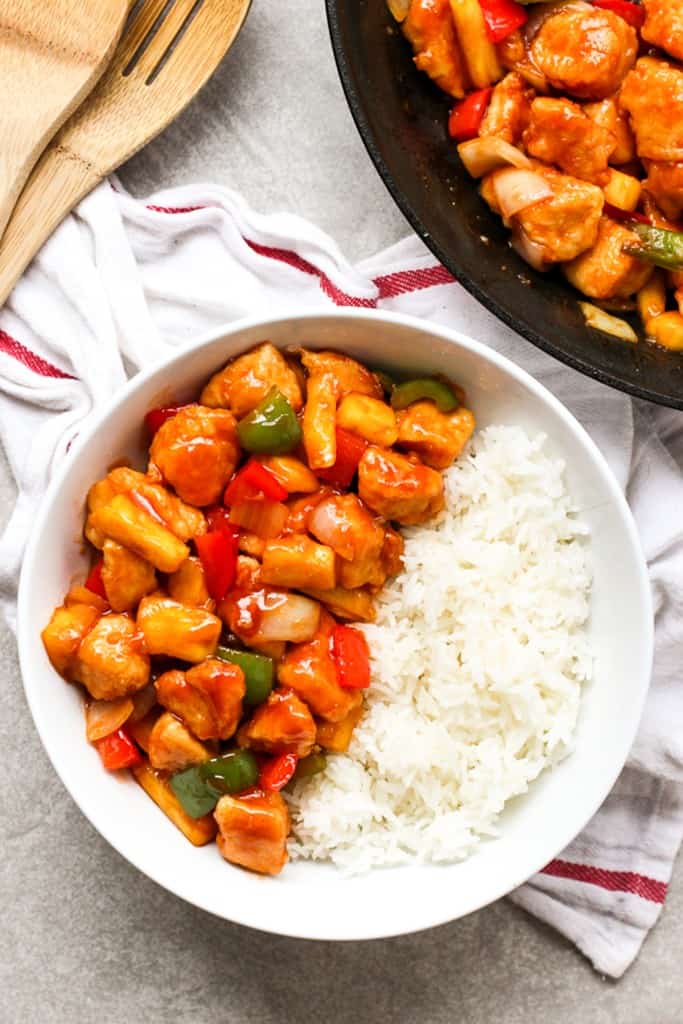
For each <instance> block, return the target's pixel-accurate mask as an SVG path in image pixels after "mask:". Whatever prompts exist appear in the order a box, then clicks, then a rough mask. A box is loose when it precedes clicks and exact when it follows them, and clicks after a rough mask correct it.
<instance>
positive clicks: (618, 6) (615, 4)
mask: <svg viewBox="0 0 683 1024" xmlns="http://www.w3.org/2000/svg"><path fill="white" fill-rule="evenodd" d="M593 7H602V9H603V11H612V13H613V14H618V15H619V17H620V18H623V19H624V21H627V22H628V23H629V25H633V27H634V28H642V27H643V25H644V24H645V11H644V9H643V8H642V7H640V6H639V5H638V4H634V3H631V2H630V0H593Z"/></svg>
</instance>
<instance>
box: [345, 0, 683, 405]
mask: <svg viewBox="0 0 683 1024" xmlns="http://www.w3.org/2000/svg"><path fill="white" fill-rule="evenodd" d="M379 2H380V3H381V2H384V0H379ZM325 7H326V11H327V24H328V28H329V33H330V39H331V41H332V52H333V53H334V59H335V63H336V65H337V71H338V73H339V78H340V80H341V83H342V88H343V90H344V95H345V96H346V101H347V103H348V105H349V109H350V111H351V115H352V117H353V120H354V121H355V124H356V128H357V129H358V133H359V135H360V137H361V139H362V141H363V144H364V146H365V149H366V150H367V152H368V155H369V156H370V159H371V160H372V162H373V163H374V165H375V168H376V170H377V172H378V173H379V176H380V178H381V179H382V181H383V183H384V186H385V188H386V189H387V191H388V192H389V194H390V195H391V197H392V199H393V200H394V202H395V203H396V205H397V206H398V208H399V210H400V211H401V213H402V214H403V216H404V217H405V218H406V220H407V221H408V223H409V224H410V226H411V227H412V228H413V230H414V231H415V233H416V234H417V235H418V236H419V237H420V238H421V239H422V241H423V242H424V244H425V245H426V246H427V248H428V249H430V250H431V251H432V252H433V253H434V255H435V256H436V258H437V259H438V260H439V262H440V263H442V264H443V266H445V267H446V268H447V269H448V270H450V272H451V273H452V274H453V276H454V277H455V278H456V281H457V283H458V284H461V285H462V286H463V288H465V289H466V290H467V291H468V292H469V293H470V295H473V296H474V298H475V299H476V300H477V301H478V302H480V303H481V304H482V306H484V307H485V308H486V309H488V310H490V312H491V313H493V314H494V316H497V317H498V319H499V320H502V322H503V323H504V324H506V325H507V326H508V327H509V328H510V329H511V330H513V331H515V333H517V334H521V335H522V337H524V338H526V339H527V341H530V342H531V343H532V344H533V345H535V346H536V347H537V348H540V349H541V350H542V351H543V352H547V353H548V355H551V356H553V358H555V359H557V360H559V361H560V362H561V363H564V364H565V365H566V366H571V367H572V368H573V369H574V370H578V371H579V373H583V374H585V375H586V376H587V377H591V378H592V379H593V380H597V381H599V382H600V383H601V384H605V385H607V386H608V387H612V388H616V389H617V390H619V391H623V392H625V393H627V394H629V395H633V396H634V397H635V398H643V399H645V400H646V401H648V402H655V403H656V404H657V405H663V406H665V407H667V408H669V409H683V393H682V394H681V396H680V398H678V399H675V398H674V397H673V396H672V395H669V394H661V393H660V392H658V391H655V390H653V389H651V388H647V387H645V386H642V385H639V384H637V383H634V382H633V381H631V380H629V379H628V378H626V377H622V376H621V375H620V374H619V373H616V372H608V371H606V370H602V369H600V368H599V367H596V366H594V365H593V364H592V363H591V362H590V361H588V360H587V359H582V358H581V357H580V356H576V355H572V354H571V353H568V352H566V351H565V350H564V349H562V348H560V347H558V346H557V345H554V344H553V343H552V342H551V341H549V340H548V339H547V338H546V337H544V335H543V334H541V333H540V332H539V331H537V330H535V329H534V327H533V326H532V325H529V324H520V323H518V322H517V320H516V319H515V317H514V315H513V314H512V313H509V312H508V311H507V310H506V309H505V307H504V306H501V304H500V303H499V302H497V301H496V299H495V298H492V297H491V296H490V295H489V294H488V293H487V292H486V290H485V289H484V288H482V287H481V285H479V284H478V283H477V281H475V280H474V278H473V277H471V276H470V275H469V274H467V273H466V272H465V271H464V270H463V269H462V268H461V267H460V266H459V265H458V264H457V263H456V261H455V260H454V259H453V258H452V257H451V256H450V255H449V253H448V252H447V251H446V250H445V249H444V248H443V246H441V245H439V243H438V242H437V241H435V239H434V237H433V236H432V234H431V233H430V231H429V230H428V229H427V228H426V226H425V224H424V223H423V221H422V218H421V216H420V214H419V213H418V211H417V210H416V209H415V207H414V206H413V204H412V203H411V202H410V201H409V200H408V198H407V196H406V195H405V193H404V192H403V191H402V189H401V188H400V186H399V185H398V182H397V181H396V180H395V179H394V176H393V173H392V172H391V170H390V168H389V167H388V165H387V164H386V162H385V160H384V158H383V156H382V154H381V152H380V148H379V146H378V145H377V141H376V139H375V134H374V132H373V130H372V128H371V127H370V124H369V122H368V119H367V118H366V116H365V113H364V105H363V100H362V98H361V96H360V94H359V93H358V91H357V89H356V86H355V82H354V75H353V72H352V69H351V63H350V61H349V58H348V56H347V54H346V51H345V49H344V45H343V40H342V35H343V33H342V24H341V18H340V14H339V0H325Z"/></svg>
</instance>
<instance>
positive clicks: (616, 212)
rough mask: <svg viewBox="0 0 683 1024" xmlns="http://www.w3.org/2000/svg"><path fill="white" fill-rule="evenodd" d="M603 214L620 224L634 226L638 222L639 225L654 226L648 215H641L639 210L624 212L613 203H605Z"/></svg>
mask: <svg viewBox="0 0 683 1024" xmlns="http://www.w3.org/2000/svg"><path fill="white" fill-rule="evenodd" d="M603 213H604V214H605V216H606V217H611V218H612V220H616V221H619V223H620V224H621V223H624V224H633V223H636V222H637V223H638V224H652V221H651V220H650V218H649V217H648V216H647V214H645V213H639V212H638V211H637V210H622V209H620V208H619V207H618V206H613V205H612V203H607V202H606V203H605V205H604V207H603Z"/></svg>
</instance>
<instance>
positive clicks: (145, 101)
mask: <svg viewBox="0 0 683 1024" xmlns="http://www.w3.org/2000/svg"><path fill="white" fill-rule="evenodd" d="M249 6H250V0H138V2H137V3H135V4H134V6H133V10H132V12H131V14H130V17H129V20H128V24H127V25H126V27H125V29H124V32H123V36H122V38H121V42H120V43H119V46H118V49H117V51H116V53H115V55H114V59H113V61H112V64H111V65H110V68H109V70H108V71H107V72H106V73H105V75H104V76H103V77H102V79H101V80H100V82H99V84H98V85H97V86H96V88H95V89H94V91H93V92H92V93H91V95H90V96H89V98H88V99H87V100H86V101H85V102H84V104H83V106H82V107H81V108H80V109H79V110H78V111H77V112H76V113H75V114H74V115H73V117H72V118H71V119H70V120H69V121H68V122H67V123H66V125H64V127H63V128H62V129H61V130H60V132H59V133H58V134H57V135H56V136H55V137H54V139H53V140H52V142H51V143H50V145H49V146H48V148H47V150H46V151H45V153H44V154H43V156H42V158H41V160H40V161H39V162H38V164H37V165H36V167H35V168H34V170H33V172H32V174H31V176H30V177H29V179H28V182H27V184H26V187H25V188H24V191H23V192H22V194H21V196H20V198H19V201H18V203H17V205H16V206H15V209H14V213H13V214H12V217H11V219H10V221H9V223H8V225H7V229H6V231H5V234H4V237H3V238H2V240H1V241H0V306H2V304H3V303H4V302H5V300H6V299H7V297H8V295H9V294H10V292H11V291H12V288H13V287H14V285H15V284H16V282H17V281H18V279H19V277H20V276H21V274H22V273H23V271H24V270H25V269H26V267H27V266H28V264H29V263H30V262H31V260H32V259H33V257H34V256H35V254H36V253H37V252H38V250H39V249H40V248H41V246H42V245H43V244H44V243H45V241H46V240H47V239H48V238H49V237H50V235H51V234H52V232H53V231H54V229H55V228H56V227H57V225H58V224H60V222H61V221H62V220H63V219H64V217H65V216H66V215H67V214H68V213H69V212H70V211H71V210H72V209H73V208H74V206H76V204H77V203H78V202H79V201H80V200H81V199H82V198H83V197H84V196H85V195H87V194H88V192H90V191H91V190H92V189H93V188H94V187H95V186H96V185H97V184H99V182H100V181H102V180H103V178H105V177H106V176H107V174H110V173H111V171H113V170H115V169H116V168H117V167H119V166H120V165H121V164H122V163H123V162H124V161H125V160H127V159H128V158H129V157H131V156H132V155H133V154H134V153H135V152H137V150H138V149H140V148H141V147H142V146H144V145H145V143H147V142H149V140H150V139H151V138H153V137H154V136H155V135H157V134H158V133H159V132H160V131H162V130H163V129H164V128H165V127H166V125H168V124H169V122H170V121H172V120H173V118H174V117H176V116H177V115H178V114H179V113H180V111H181V110H183V108H184V107H185V106H186V105H187V104H188V103H189V101H190V100H191V99H192V97H193V96H194V95H195V94H196V93H197V92H198V91H199V89H201V87H202V86H203V85H204V83H205V82H206V80H207V79H208V78H209V77H210V75H211V74H212V72H213V71H214V70H215V68H216V67H217V65H218V64H219V63H220V61H221V59H222V58H223V56H224V55H225V53H226V52H227V50H228V49H229V47H230V45H231V44H232V42H233V40H234V39H235V37H236V35H237V33H238V32H239V30H240V28H241V26H242V24H243V22H244V19H245V18H246V16H247V13H248V11H249Z"/></svg>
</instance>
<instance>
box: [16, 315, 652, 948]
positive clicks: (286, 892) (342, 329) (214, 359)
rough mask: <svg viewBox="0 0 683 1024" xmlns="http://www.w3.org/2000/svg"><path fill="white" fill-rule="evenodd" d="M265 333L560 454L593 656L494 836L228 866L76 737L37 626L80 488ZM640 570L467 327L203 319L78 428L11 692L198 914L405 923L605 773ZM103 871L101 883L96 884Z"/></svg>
mask: <svg viewBox="0 0 683 1024" xmlns="http://www.w3.org/2000/svg"><path fill="white" fill-rule="evenodd" d="M266 338H269V339H270V340H271V341H272V342H273V343H274V344H276V345H280V346H283V345H291V344H298V345H301V344H305V345H308V346H312V347H318V348H320V347H335V348H339V349H342V350H343V351H345V352H347V353H349V354H350V355H352V356H356V357H357V358H359V359H361V360H365V361H367V362H368V363H370V364H371V365H380V366H385V367H387V368H392V367H395V368H397V369H399V368H400V369H401V370H403V371H412V372H415V371H418V372H419V373H420V375H424V374H425V373H430V372H434V371H441V372H442V373H445V374H446V375H448V376H449V377H452V378H454V379H456V380H458V381H459V382H460V383H461V384H462V385H463V386H464V387H465V388H466V390H467V394H468V399H469V403H470V404H471V406H472V407H473V408H474V410H475V412H476V416H477V420H478V423H479V425H480V426H485V425H486V424H487V423H490V422H499V423H501V422H502V423H510V424H519V425H521V426H523V427H525V428H527V429H530V430H532V431H539V430H542V431H544V432H545V433H546V434H547V435H548V437H549V439H550V444H551V446H552V449H553V450H554V451H555V452H556V453H558V454H560V455H561V456H562V457H563V458H564V459H565V460H566V464H567V478H568V483H569V487H570V489H571V492H572V494H573V495H574V496H575V498H576V499H577V501H578V504H579V506H580V507H581V508H582V509H584V512H583V519H584V521H585V522H586V523H587V524H588V525H589V527H590V530H591V536H592V540H591V545H592V558H593V567H594V573H595V583H594V588H593V600H592V617H591V623H590V630H591V636H592V641H593V647H594V651H595V654H596V659H597V660H596V668H595V679H594V682H593V683H592V684H591V685H590V686H589V687H588V688H587V689H586V692H585V695H584V699H583V704H582V710H581V716H580V722H579V725H578V730H577V734H576V748H575V750H574V752H573V753H572V754H571V755H570V756H569V757H568V758H567V759H566V760H565V761H564V762H562V763H561V764H560V765H559V766H558V767H557V768H555V769H554V770H553V771H549V772H546V773H545V774H544V775H543V776H542V777H541V778H540V779H538V780H537V781H536V782H534V783H533V785H532V786H531V788H530V791H529V792H528V794H526V795H525V796H524V797H520V798H518V799H517V800H515V801H513V802H512V803H511V804H510V805H509V806H508V807H507V808H506V810H505V812H504V814H503V816H502V818H501V822H500V824H501V833H502V834H501V836H500V838H497V839H495V840H490V841H486V842H483V843H482V844H481V846H480V847H479V849H478V850H477V852H476V853H475V854H474V855H473V856H471V857H470V858H469V859H468V860H466V861H464V862H463V863H459V864H452V865H446V866H424V865H417V864H416V865H414V866H409V867H401V868H392V869H384V870H375V871H373V872H371V873H370V874H368V875H364V876H361V877H354V878H351V879H348V878H345V877H343V876H342V875H340V874H339V873H338V871H337V870H336V869H335V868H333V867H331V866H330V865H327V864H311V863H301V862H298V863H293V864H288V865H287V867H286V869H285V870H284V871H283V873H282V874H281V875H280V876H279V877H277V878H275V879H264V878H261V877H258V876H256V875H252V874H249V873H248V872H245V871H242V870H240V869H238V868H235V867H233V866H231V865H229V864H227V863H226V862H225V861H224V860H222V859H221V857H220V855H219V853H218V851H217V849H216V846H215V844H211V845H210V846H208V847H203V848H202V849H195V848H194V847H193V846H191V845H190V844H189V843H188V842H187V840H186V839H185V838H184V837H183V836H182V835H181V834H180V832H178V831H177V830H176V829H175V828H174V826H173V825H172V824H171V823H170V822H169V821H168V820H167V819H166V818H165V817H164V815H163V814H162V813H161V812H160V811H159V810H158V809H157V808H156V807H155V806H154V804H153V803H151V801H150V800H149V798H148V797H147V796H146V795H145V794H144V793H143V792H142V790H141V789H139V788H138V786H137V785H136V783H135V782H134V781H133V780H132V779H130V778H128V777H125V778H119V777H118V776H116V775H110V774H107V773H106V772H105V771H103V770H102V768H101V766H100V762H99V757H98V755H97V753H96V751H95V750H94V749H93V748H92V747H90V746H89V745H88V744H87V743H86V741H85V736H84V728H83V712H82V701H81V696H80V694H79V692H78V691H77V689H76V688H75V687H71V686H67V685H66V684H65V683H64V682H63V681H62V680H61V679H60V677H59V676H58V675H57V674H56V673H55V671H54V670H53V669H52V667H51V665H50V663H49V661H48V659H47V657H46V655H45V651H44V649H43V645H42V643H41V640H40V631H41V629H42V627H43V626H44V625H45V623H46V622H47V621H48V619H49V617H50V614H51V612H52V610H53V608H54V606H55V605H57V604H59V603H60V602H61V600H62V595H63V594H64V592H65V590H66V589H67V587H68V584H69V582H70V580H71V578H72V576H73V575H74V573H76V572H77V571H79V570H80V571H83V570H84V569H85V556H84V553H83V547H82V541H81V531H82V524H83V508H84V497H85V494H86V492H87V490H88V487H89V486H90V484H91V483H92V482H93V481H94V480H96V479H98V478H99V477H101V476H103V475H104V474H105V473H106V471H107V469H108V467H109V466H111V464H112V463H113V462H114V461H115V460H116V459H119V458H121V457H122V456H127V457H129V458H130V457H132V458H138V459H140V458H141V457H142V448H141V443H142V430H141V426H140V425H141V423H142V419H143V416H144V414H145V412H147V410H148V409H150V408H152V407H154V406H157V405H159V404H162V403H164V402H168V401H169V400H183V399H189V398H192V397H194V396H195V395H196V393H197V391H198V389H199V387H200V386H201V384H202V383H203V382H204V381H205V380H206V379H207V378H208V376H209V375H210V374H211V373H212V372H213V371H215V370H216V369H218V368H219V367H220V366H222V364H223V363H225V361H226V360H227V359H228V358H229V357H231V356H235V355H237V354H238V353H240V352H242V351H244V350H246V349H248V348H250V347H251V346H252V345H254V344H255V343H257V342H260V341H263V340H264V339H266ZM652 621H653V616H652V605H651V598H650V588H649V582H648V578H647V574H646V568H645V564H644V560H643V556H642V553H641V550H640V545H639V542H638V537H637V535H636V531H635V527H634V523H633V520H632V518H631V515H630V512H629V509H628V506H627V504H626V502H625V500H624V497H623V495H622V493H621V491H620V489H619V487H618V486H617V484H616V482H615V480H614V478H613V477H612V474H611V472H610V470H609V468H608V467H607V465H606V463H605V461H604V459H603V457H602V456H601V454H600V453H599V451H598V450H597V448H596V447H595V445H594V444H593V442H592V441H591V439H590V438H589V437H588V435H587V434H586V433H585V431H584V430H583V428H582V427H581V426H580V425H579V424H578V423H577V421H576V420H575V419H574V418H573V416H571V414H570V413H569V412H568V411H567V410H566V409H565V408H564V407H563V406H562V405H561V404H560V403H559V402H558V401H557V400H556V399H555V398H554V397H553V396H552V395H551V394H550V393H549V392H548V391H546V389H545V388H543V387H542V386H541V385H540V384H538V383H537V382H536V381H534V380H533V379H532V378H531V377H530V376H529V375H528V374H526V373H524V372H523V371H522V370H520V369H518V368H517V367H516V366H515V365H514V364H512V363H511V362H509V361H508V360H506V359H504V358H502V357H501V356H499V355H497V354H496V353H495V352H493V351H491V350H490V349H488V348H486V347H485V346H484V345H481V344H479V343H478V342H476V341H472V340H470V339H468V338H465V337H463V336H462V335H460V334H457V333H456V332H454V331H449V330H447V329H445V328H441V327H432V326H430V325H427V324H426V323H424V322H422V321H419V320H415V319H412V318H409V317H405V316H399V315H390V314H377V313H369V312H365V311H354V312H332V313H311V314H308V315H302V316H299V317H289V318H285V319H272V320H254V319H252V320H248V321H242V322H240V323H237V324H235V325H233V326H232V327H230V328H229V330H227V331H226V332H224V333H223V332H220V333H214V334H213V335H212V336H210V337H208V338H204V339H203V340H201V341H200V342H198V343H197V344H196V345H194V346H192V347H191V348H188V349H184V350H183V351H181V352H180V353H178V354H176V355H174V356H172V357H171V358H170V359H169V360H168V361H167V362H166V363H165V364H164V365H163V366H161V367H159V368H157V369H153V370H151V371H148V372H146V373H142V374H140V375H139V376H137V377H136V378H135V379H134V380H133V381H132V382H131V384H130V385H128V386H127V387H126V388H124V389H123V390H122V391H121V392H119V393H118V394H117V395H116V396H115V398H114V400H113V401H112V402H111V404H110V405H109V407H108V408H107V409H106V410H105V411H104V412H102V414H101V415H99V416H98V417H97V420H96V421H95V422H94V423H93V424H92V425H91V426H90V427H89V428H88V429H87V430H85V431H83V432H82V434H81V435H80V436H79V438H78V440H77V442H76V443H75V444H74V446H73V449H72V451H71V453H70V456H69V458H68V459H67V460H66V462H65V464H64V466H63V467H62V469H61V471H60V472H59V474H58V475H57V477H56V479H55V480H54V481H53V483H52V485H51V487H50V490H49V492H48V495H47V497H46V499H45V501H44V503H43V506H42V509H41V512H40V515H39V516H38V519H37V522H36V524H35V529H34V532H33V536H32V539H31V542H30V544H29V547H28V550H27V552H26V557H25V559H24V566H23V572H22V577H21V586H20V592H19V619H18V623H19V624H18V636H19V653H20V658H21V668H22V673H23V677H24V686H25V688H26V695H27V697H28V702H29V705H30V708H31V711H32V713H33V717H34V720H35V723H36V726H37V728H38V732H39V733H40V736H41V739H42V741H43V743H44V745H45V749H46V750H47V752H48V755H49V756H50V758H51V760H52V763H53V764H54V766H55V769H56V770H57V772H58V773H59V775H60V777H61V779H62V781H63V782H64V785H65V786H66V788H67V789H68V790H69V792H70V793H71V795H72V796H73V798H74V800H75V801H76V803H77V804H78V806H79V807H80V808H81V810H82V811H83V813H84V814H85V815H86V817H87V818H89V820H90V821H91V822H92V823H93V825H94V826H95V827H96V828H97V829H98V830H99V831H100V832H101V834H102V835H103V836H104V837H105V839H107V840H108V841H109V842H110V843H111V844H112V846H114V847H115V848H116V849H117V850H118V851H119V853H121V854H122V855H123V856H124V857H126V858H127V859H128V860H129V861H130V862H131V863H132V864H134V865H135V866H136V867H138V868H139V869H140V870H141V871H144V872H145V874H147V875H149V877H150V878H153V879H154V880H155V881H156V882H158V883H159V884H160V885H163V886H164V887H165V888H166V889H169V890H170V891H171V892H174V893H176V894H177V895H178V896H182V897H183V898H184V899H186V900H188V901H189V902H191V903H194V904H196V905H197V906H199V907H203V908H204V909H205V910H209V911H211V912H212V913H214V914H217V915H219V916H221V917H224V918H227V919H229V920H231V921H237V922H239V923H241V924H246V925H251V926H253V927H255V928H260V929H263V930H265V931H271V932H277V933H281V934H284V935H291V936H299V937H304V938H314V939H368V938H379V937H383V936H389V935H397V934H402V933H406V932H412V931H417V930H419V929H421V928H427V927H430V926H432V925H437V924H441V923H443V922H445V921H450V920H452V919H454V918H457V917H460V916H462V915H464V914H468V913H470V912H471V911H473V910H476V909H478V908H479V907H482V906H484V905H485V904H487V903H490V902H492V901H493V900H495V899H498V898H499V897H501V896H503V895H505V894H506V893H508V892H510V891H511V890H512V889H514V888H516V887H517V886H518V885H520V884H521V883H522V882H524V881H525V880H526V879H527V878H529V877H530V876H531V875H532V874H534V873H535V872H536V871H538V870H539V869H540V868H542V867H543V866H544V865H545V864H546V863H548V861H550V860H552V858H553V857H555V856H556V855H557V854H558V853H559V852H560V851H561V850H563V849H564V847H565V846H566V845H567V843H569V842H570V840H571V839H572V838H573V837H574V836H575V835H576V834H577V833H578V832H579V831H580V830H581V829H582V828H583V826H584V825H585V824H586V822H587V821H588V820H589V819H590V817H591V816H592V815H593V814H594V812H595V811H596V810H597V808H598V807H599V805H600V804H601V802H602V801H603V800H604V798H605V797H606V795H607V793H608V792H609V790H610V788H611V787H612V785H613V784H614V782H615V780H616V778H617V775H618V774H619V771H620V770H621V768H622V766H623V764H624V761H625V759H626V757H627V755H628V752H629V749H630V747H631V744H632V742H633V739H634V736H635V732H636V728H637V725H638V721H639V718H640V714H641V710H642V706H643V701H644V698H645V694H646V692H647V687H648V683H649V678H650V670H651V663H652V649H653V628H652ZM105 884H106V880H105Z"/></svg>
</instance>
